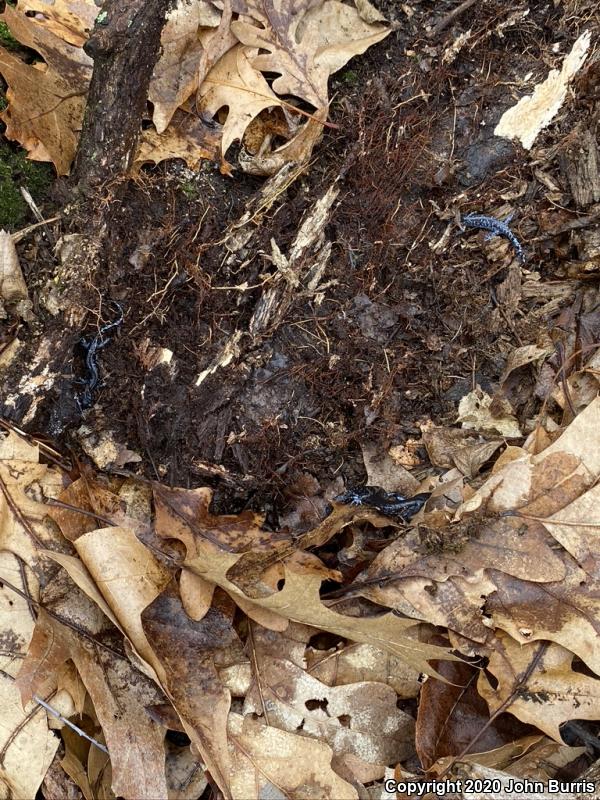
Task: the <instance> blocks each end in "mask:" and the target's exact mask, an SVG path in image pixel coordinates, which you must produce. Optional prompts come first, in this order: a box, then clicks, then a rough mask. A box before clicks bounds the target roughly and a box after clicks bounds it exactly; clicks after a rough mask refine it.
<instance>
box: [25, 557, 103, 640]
mask: <svg viewBox="0 0 600 800" xmlns="http://www.w3.org/2000/svg"><path fill="white" fill-rule="evenodd" d="M40 552H41V554H42V555H45V556H47V557H48V558H51V559H52V560H53V561H56V563H57V564H60V565H61V567H64V568H65V570H66V571H67V573H68V574H69V577H70V578H71V580H72V581H73V582H74V583H76V584H77V586H79V588H80V589H81V591H82V592H84V593H85V594H86V595H87V596H88V597H89V598H90V600H93V601H94V603H96V605H97V606H98V608H99V609H100V610H101V611H102V612H103V613H104V614H106V616H107V617H108V619H109V620H110V621H111V622H112V624H113V625H114V626H115V627H116V628H118V627H119V621H118V619H117V618H116V617H115V615H114V614H113V612H112V609H111V607H110V606H109V605H108V603H107V602H106V600H105V599H104V597H103V596H102V594H101V592H100V591H99V590H98V587H97V586H96V584H95V583H94V580H93V578H92V576H91V575H90V573H89V572H88V570H87V569H86V567H85V564H84V563H83V562H82V561H80V559H78V558H75V556H70V555H67V554H66V553H54V552H53V551H52V550H41V551H40Z"/></svg>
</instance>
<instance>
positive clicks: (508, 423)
mask: <svg viewBox="0 0 600 800" xmlns="http://www.w3.org/2000/svg"><path fill="white" fill-rule="evenodd" d="M492 403H493V400H492V398H491V397H490V395H489V394H487V393H486V392H484V391H483V389H481V387H480V386H478V387H477V388H476V389H474V390H473V391H472V392H469V394H466V395H465V396H464V397H463V398H461V401H460V403H459V405H458V417H457V422H461V423H462V426H463V428H466V429H468V430H475V431H479V432H481V433H499V434H500V435H501V436H506V437H509V438H510V437H519V436H521V429H520V428H519V423H518V421H517V419H516V417H515V416H514V413H513V410H512V408H511V407H510V404H509V403H508V401H507V400H504V401H502V406H503V407H500V408H498V407H497V406H498V405H499V404H498V403H496V404H494V405H492Z"/></svg>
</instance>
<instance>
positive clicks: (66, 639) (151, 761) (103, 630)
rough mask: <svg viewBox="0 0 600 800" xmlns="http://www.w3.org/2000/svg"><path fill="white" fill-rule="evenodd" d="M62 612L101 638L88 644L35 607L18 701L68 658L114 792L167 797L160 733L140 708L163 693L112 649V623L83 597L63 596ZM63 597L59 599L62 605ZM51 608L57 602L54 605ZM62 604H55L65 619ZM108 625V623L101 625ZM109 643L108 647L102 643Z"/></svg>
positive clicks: (114, 640)
mask: <svg viewBox="0 0 600 800" xmlns="http://www.w3.org/2000/svg"><path fill="white" fill-rule="evenodd" d="M66 597H67V598H68V600H67V601H66V602H67V604H68V605H69V608H68V610H67V614H69V613H70V614H71V616H72V617H73V618H75V619H76V620H77V624H78V625H79V626H80V627H81V626H82V620H85V622H84V623H83V625H84V626H85V628H87V630H88V632H89V633H90V634H91V636H92V637H93V638H94V637H97V638H98V639H101V640H102V642H103V644H104V645H105V646H104V647H103V646H100V645H99V644H96V646H92V647H90V646H89V639H88V640H87V641H86V639H83V638H82V637H81V636H80V635H78V634H77V633H76V632H75V631H74V630H73V629H72V628H70V627H67V625H65V624H62V623H61V622H59V621H58V620H57V619H56V617H55V616H53V617H51V616H49V615H48V614H47V613H46V612H45V611H43V610H40V614H39V616H38V620H37V623H36V626H35V631H34V634H33V639H32V641H31V644H30V646H29V650H28V653H27V656H26V658H25V659H24V661H23V662H22V664H21V668H20V670H19V675H18V677H17V685H18V687H19V689H20V690H21V694H22V696H23V701H24V702H27V698H28V697H29V696H31V695H33V694H34V693H35V694H37V693H38V691H40V689H42V688H43V687H44V686H45V685H46V684H47V682H48V681H49V680H50V679H51V678H52V676H53V675H54V674H55V673H56V671H57V670H58V668H59V667H60V666H61V665H62V664H63V663H64V661H65V660H66V659H67V658H70V659H72V660H73V662H74V664H75V666H76V668H77V670H78V672H79V674H80V676H81V679H82V681H83V683H84V684H85V687H86V689H87V691H88V692H89V694H90V697H91V698H92V701H93V703H94V708H95V711H96V713H97V715H98V719H99V722H100V724H101V725H102V730H103V732H104V735H105V737H106V742H107V745H108V749H109V753H110V759H111V764H112V777H113V791H114V792H115V794H116V795H120V796H123V797H125V798H127V799H128V800H129V799H130V798H131V800H134V798H148V800H150V799H151V798H152V799H154V798H156V797H164V796H166V791H167V790H166V779H165V763H164V761H165V759H164V746H163V738H164V731H163V730H162V728H161V727H160V726H159V725H156V724H155V723H154V722H152V721H151V720H150V718H149V717H148V715H147V713H146V710H145V706H146V705H151V704H153V703H157V702H158V701H159V700H160V699H161V697H162V695H161V694H160V692H159V691H158V690H157V688H156V687H155V685H154V684H153V683H152V682H151V681H150V680H149V679H148V678H147V677H146V676H145V675H143V674H142V673H141V672H139V670H137V669H135V668H134V667H133V666H132V665H131V664H130V663H129V661H128V659H127V658H126V657H125V656H124V655H123V656H119V655H118V654H117V653H118V650H117V647H118V642H119V638H120V634H118V635H117V636H116V637H115V636H114V635H111V633H110V631H111V630H112V631H114V628H112V625H110V623H107V622H106V621H105V620H106V618H104V617H103V616H102V615H101V614H100V615H98V614H96V613H95V607H94V606H93V605H92V604H91V603H90V602H89V601H86V599H85V597H84V596H82V595H79V596H78V595H76V594H75V592H74V591H71V592H70V593H68V594H67V595H66ZM64 602H65V601H64V600H63V601H62V603H64ZM50 605H54V607H53V609H52V610H54V611H56V609H57V608H58V607H60V605H59V606H56V604H52V603H50ZM65 611H66V609H65V608H64V606H63V607H62V608H60V613H61V616H62V617H63V618H65V617H66V614H65ZM107 624H108V625H109V626H110V627H108V628H107V627H106V626H107ZM106 645H110V649H108V648H107V647H106Z"/></svg>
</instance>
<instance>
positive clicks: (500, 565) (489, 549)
mask: <svg viewBox="0 0 600 800" xmlns="http://www.w3.org/2000/svg"><path fill="white" fill-rule="evenodd" d="M524 531H525V532H524ZM460 533H462V534H463V536H465V535H466V536H468V537H469V538H467V539H466V541H465V542H464V543H462V544H461V542H460V538H459V534H460ZM447 534H448V540H447V542H448V549H447V550H445V551H442V552H440V553H434V554H430V555H427V554H426V555H422V554H421V552H422V551H423V544H422V543H421V541H420V538H419V537H420V534H419V532H418V530H413V531H411V532H409V533H408V534H406V536H405V537H404V538H402V539H398V540H396V541H395V542H393V543H392V544H391V545H388V547H387V548H385V550H382V551H381V553H379V554H378V555H377V557H376V558H375V560H374V561H373V563H372V564H371V565H370V567H369V568H368V570H366V572H365V573H364V575H363V576H361V578H360V579H359V581H357V591H359V592H360V594H361V595H362V596H363V597H367V598H368V599H369V600H372V601H373V602H375V603H378V604H380V605H383V606H387V607H389V608H393V609H395V610H396V611H398V612H399V613H402V614H405V615H407V616H409V617H413V618H415V619H420V620H425V621H427V622H429V623H431V624H433V625H441V626H444V627H447V628H449V629H450V630H452V631H456V632H457V633H460V634H462V635H463V636H466V637H467V638H469V639H472V640H474V641H477V642H481V643H483V642H485V641H486V640H487V639H488V637H489V635H490V626H489V620H488V619H487V618H486V617H484V614H483V608H482V600H484V599H485V598H486V597H489V596H490V595H492V594H493V593H494V592H495V591H496V588H497V587H496V581H495V579H494V577H492V575H496V574H497V572H496V571H497V570H503V571H505V572H506V573H510V574H515V575H518V576H519V577H520V578H521V579H522V581H523V583H522V584H521V585H526V583H529V582H532V583H533V582H540V583H542V584H544V585H545V584H546V582H550V581H560V580H561V579H562V578H563V577H564V575H565V566H564V563H563V561H562V559H561V558H560V557H559V555H557V554H556V553H555V552H554V551H553V549H552V539H551V537H550V536H549V535H548V534H547V533H546V532H545V531H543V530H541V529H540V528H539V526H537V524H535V523H527V525H524V524H523V522H522V521H521V520H515V519H503V520H497V521H496V522H494V523H492V524H489V523H487V524H478V523H477V522H476V521H472V520H470V521H467V522H466V523H465V522H464V521H463V523H462V524H461V525H460V526H458V525H457V526H452V527H450V528H449V529H448V531H447ZM453 537H454V541H455V544H454V550H455V552H452V543H453ZM498 574H500V573H498Z"/></svg>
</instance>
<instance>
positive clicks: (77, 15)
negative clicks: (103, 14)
mask: <svg viewBox="0 0 600 800" xmlns="http://www.w3.org/2000/svg"><path fill="white" fill-rule="evenodd" d="M7 5H8V4H7ZM17 10H18V11H19V12H20V13H22V14H24V15H26V16H27V18H28V19H30V20H35V23H36V30H39V29H40V28H43V29H45V30H48V31H50V32H52V33H54V34H55V35H56V36H57V37H58V38H59V39H62V40H64V41H65V42H68V43H69V44H72V45H76V46H77V47H82V46H83V44H84V43H85V41H86V40H87V38H88V36H89V34H90V31H91V30H92V28H93V27H94V21H95V19H96V17H97V16H98V6H97V4H96V3H95V2H94V0H53V2H52V3H49V2H48V0H18V2H17ZM86 58H87V56H86ZM89 60H90V63H91V59H89Z"/></svg>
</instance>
